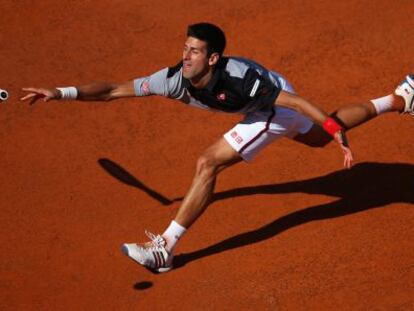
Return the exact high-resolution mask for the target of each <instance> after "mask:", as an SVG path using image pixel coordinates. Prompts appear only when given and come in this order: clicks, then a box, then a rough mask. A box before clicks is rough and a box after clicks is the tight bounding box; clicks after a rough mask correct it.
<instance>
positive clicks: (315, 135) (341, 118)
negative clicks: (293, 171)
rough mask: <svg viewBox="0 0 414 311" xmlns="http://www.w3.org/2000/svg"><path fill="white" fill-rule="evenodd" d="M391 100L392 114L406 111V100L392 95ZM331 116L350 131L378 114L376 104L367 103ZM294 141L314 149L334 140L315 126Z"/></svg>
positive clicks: (349, 106) (338, 111)
mask: <svg viewBox="0 0 414 311" xmlns="http://www.w3.org/2000/svg"><path fill="white" fill-rule="evenodd" d="M390 100H391V101H392V105H391V110H390V112H392V111H397V112H401V111H402V110H403V109H404V99H403V98H402V97H400V96H395V95H391V96H390ZM331 116H332V117H333V118H334V119H335V120H337V121H338V122H339V123H340V124H341V125H342V126H343V127H344V128H345V129H346V130H350V129H352V128H354V127H356V126H359V125H361V124H363V123H365V122H367V121H369V120H371V119H373V118H375V117H376V116H378V114H377V111H376V109H375V107H374V104H373V103H372V102H366V103H362V104H354V105H347V106H344V107H341V108H339V109H338V110H337V111H335V112H334V113H333V114H332V115H331ZM294 140H296V141H298V142H301V143H304V144H306V145H309V146H312V147H323V146H325V145H326V144H327V143H329V142H330V141H331V140H332V137H331V136H330V135H328V134H327V133H326V132H325V131H324V130H323V129H322V127H321V126H319V125H317V124H315V125H314V126H313V127H312V128H311V130H310V131H309V132H307V133H305V134H298V135H296V136H295V137H294Z"/></svg>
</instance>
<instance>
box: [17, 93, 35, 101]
mask: <svg viewBox="0 0 414 311" xmlns="http://www.w3.org/2000/svg"><path fill="white" fill-rule="evenodd" d="M37 95H38V94H37V93H29V94H27V95H26V96H23V97H22V98H20V100H27V99H30V98H33V97H35V96H37Z"/></svg>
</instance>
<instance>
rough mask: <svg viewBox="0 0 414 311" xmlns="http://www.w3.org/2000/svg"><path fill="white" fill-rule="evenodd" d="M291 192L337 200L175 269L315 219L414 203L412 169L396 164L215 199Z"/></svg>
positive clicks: (200, 253)
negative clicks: (400, 203)
mask: <svg viewBox="0 0 414 311" xmlns="http://www.w3.org/2000/svg"><path fill="white" fill-rule="evenodd" d="M291 192H302V193H309V194H323V195H329V196H334V197H338V198H339V199H337V200H334V201H333V202H330V203H326V204H321V205H316V206H311V207H308V208H305V209H302V210H299V211H295V212H293V213H290V214H288V215H285V216H282V217H280V218H277V219H275V220H273V221H272V222H270V223H268V224H266V225H264V226H262V227H260V228H258V229H255V230H252V231H248V232H244V233H241V234H238V235H235V236H233V237H230V238H227V239H225V240H223V241H221V242H219V243H216V244H214V245H211V246H208V247H206V248H203V249H200V250H197V251H194V252H190V253H184V254H181V255H178V256H176V257H175V258H174V266H175V267H176V268H179V267H182V266H184V265H185V264H187V263H189V262H191V261H193V260H196V259H200V258H202V257H207V256H210V255H213V254H217V253H220V252H224V251H228V250H232V249H234V248H238V247H243V246H246V245H249V244H253V243H257V242H260V241H263V240H266V239H269V238H272V237H274V236H275V235H277V234H279V233H281V232H283V231H286V230H288V229H290V228H293V227H296V226H299V225H302V224H304V223H308V222H311V221H314V220H321V219H329V218H334V217H341V216H344V215H349V214H354V213H358V212H361V211H365V210H368V209H372V208H379V207H383V206H386V205H388V204H391V203H398V202H405V203H411V204H413V203H414V166H413V165H410V164H396V163H392V164H386V163H361V164H357V165H355V166H354V167H353V168H352V169H351V170H341V171H337V172H334V173H331V174H328V175H325V176H321V177H316V178H312V179H307V180H301V181H295V182H288V183H282V184H272V185H262V186H255V187H243V188H237V189H232V190H228V191H223V192H219V193H217V194H215V196H214V200H215V201H217V200H223V199H227V198H230V197H238V196H248V195H253V194H279V193H291Z"/></svg>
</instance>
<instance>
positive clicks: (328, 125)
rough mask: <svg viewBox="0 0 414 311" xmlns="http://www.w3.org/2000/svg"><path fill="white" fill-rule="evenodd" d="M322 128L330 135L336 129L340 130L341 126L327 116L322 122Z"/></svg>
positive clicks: (332, 134)
mask: <svg viewBox="0 0 414 311" xmlns="http://www.w3.org/2000/svg"><path fill="white" fill-rule="evenodd" d="M322 127H323V129H324V130H325V131H326V132H327V133H328V134H329V135H331V136H334V134H335V133H336V132H338V131H341V130H342V127H341V126H340V125H339V124H338V123H337V122H336V121H335V120H334V119H332V118H327V119H326V120H325V122H323V124H322Z"/></svg>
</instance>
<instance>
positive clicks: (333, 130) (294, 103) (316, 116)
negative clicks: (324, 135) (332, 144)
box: [274, 91, 353, 168]
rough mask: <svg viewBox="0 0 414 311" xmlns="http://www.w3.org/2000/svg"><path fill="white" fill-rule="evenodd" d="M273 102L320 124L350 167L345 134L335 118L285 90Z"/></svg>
mask: <svg viewBox="0 0 414 311" xmlns="http://www.w3.org/2000/svg"><path fill="white" fill-rule="evenodd" d="M274 104H275V105H277V106H281V107H286V108H290V109H294V110H296V111H298V112H300V113H302V114H303V115H305V116H307V117H309V118H311V119H312V120H313V121H314V122H315V123H317V124H319V125H321V126H322V127H323V129H324V130H325V131H327V132H328V133H329V134H330V135H332V136H333V138H334V139H335V141H336V142H337V143H338V144H339V146H340V147H341V149H342V152H343V154H344V166H345V167H347V168H350V167H351V164H352V161H353V157H352V152H351V149H350V148H349V145H348V141H347V138H346V136H345V131H344V129H342V127H341V126H340V125H339V124H337V123H336V121H335V120H333V119H331V118H330V117H329V116H328V114H327V113H326V112H325V111H323V110H322V109H321V108H319V107H318V106H316V105H314V104H312V103H310V102H309V101H307V100H306V99H304V98H302V97H300V96H297V95H295V94H291V93H289V92H285V91H280V94H279V96H278V97H277V98H276V101H275V103H274Z"/></svg>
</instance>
